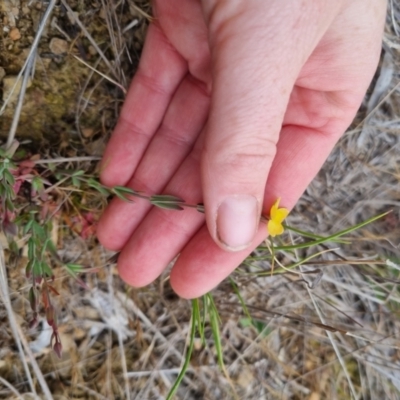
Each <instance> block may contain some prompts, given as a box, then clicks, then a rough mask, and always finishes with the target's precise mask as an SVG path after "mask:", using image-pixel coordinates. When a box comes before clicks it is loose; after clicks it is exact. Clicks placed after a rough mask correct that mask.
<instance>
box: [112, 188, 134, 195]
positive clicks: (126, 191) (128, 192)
mask: <svg viewBox="0 0 400 400" xmlns="http://www.w3.org/2000/svg"><path fill="white" fill-rule="evenodd" d="M111 190H116V191H118V192H120V193H126V194H131V195H132V196H134V195H136V194H139V192H137V191H136V190H133V189H131V188H128V187H125V186H114V187H113V188H112V189H111Z"/></svg>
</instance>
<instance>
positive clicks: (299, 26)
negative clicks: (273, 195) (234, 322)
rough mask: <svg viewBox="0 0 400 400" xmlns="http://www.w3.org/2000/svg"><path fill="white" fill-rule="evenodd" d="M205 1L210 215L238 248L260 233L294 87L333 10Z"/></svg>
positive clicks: (213, 227) (211, 223) (204, 163)
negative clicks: (209, 82)
mask: <svg viewBox="0 0 400 400" xmlns="http://www.w3.org/2000/svg"><path fill="white" fill-rule="evenodd" d="M204 3H206V4H207V6H205V16H206V21H207V23H208V27H209V42H210V49H211V54H212V61H211V63H212V64H211V65H212V77H213V78H212V79H213V82H212V94H211V109H210V115H209V120H208V123H207V128H206V134H205V142H204V148H203V153H202V160H201V173H202V185H203V196H204V205H205V210H206V221H207V225H208V228H209V231H210V233H211V236H212V237H213V239H214V240H215V242H216V243H217V244H219V245H220V246H221V247H222V248H224V249H227V250H231V251H238V250H243V249H244V248H246V247H247V246H249V245H250V244H251V242H252V240H253V238H254V236H255V234H256V232H257V229H258V226H259V219H260V214H261V212H262V204H263V196H264V189H265V184H266V181H267V177H268V173H269V170H270V168H271V164H272V161H273V159H274V156H275V152H276V144H277V141H278V138H279V132H280V130H281V126H282V121H283V117H284V114H285V111H286V107H287V104H288V102H289V97H290V93H291V91H292V89H293V86H294V83H295V81H296V78H297V76H298V74H299V72H300V70H301V67H302V66H303V64H304V62H305V60H307V58H308V57H309V55H310V54H311V52H312V51H313V49H314V48H315V46H316V44H317V43H318V40H319V39H320V38H321V37H322V35H323V34H324V32H325V30H326V28H327V27H328V26H329V24H330V22H331V19H332V18H333V17H332V14H333V12H332V6H327V7H325V8H328V7H330V8H331V9H330V10H322V8H323V7H315V2H314V1H306V2H290V5H289V6H285V5H284V4H282V2H277V1H242V2H240V1H239V2H238V1H235V2H229V1H228V2H225V1H222V2H221V1H217V0H214V1H211V0H210V1H208V2H204ZM249 3H252V4H249ZM300 3H301V4H302V5H301V4H300ZM333 3H335V2H333ZM240 4H242V7H240ZM313 6H314V7H313ZM289 7H290V8H289ZM307 7H308V9H306V8H307ZM316 10H317V11H316Z"/></svg>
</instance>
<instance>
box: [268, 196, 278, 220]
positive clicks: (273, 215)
mask: <svg viewBox="0 0 400 400" xmlns="http://www.w3.org/2000/svg"><path fill="white" fill-rule="evenodd" d="M280 201H281V198H280V197H279V198H278V199H276V201H275V203H274V204H273V205H272V207H271V211H270V213H269V215H270V217H271V219H275V215H276V213H277V211H278V209H279V202H280Z"/></svg>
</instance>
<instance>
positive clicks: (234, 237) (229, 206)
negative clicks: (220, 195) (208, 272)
mask: <svg viewBox="0 0 400 400" xmlns="http://www.w3.org/2000/svg"><path fill="white" fill-rule="evenodd" d="M257 227H258V202H257V199H256V198H255V197H254V196H249V195H236V196H231V197H228V198H226V199H225V200H224V201H223V202H222V203H221V205H220V206H219V208H218V212H217V236H218V239H219V240H220V241H221V242H222V243H223V244H224V245H225V246H227V247H228V248H229V249H230V250H233V251H238V250H243V249H244V248H246V247H247V246H248V245H249V244H250V243H251V242H252V240H253V238H254V236H255V234H256V229H257Z"/></svg>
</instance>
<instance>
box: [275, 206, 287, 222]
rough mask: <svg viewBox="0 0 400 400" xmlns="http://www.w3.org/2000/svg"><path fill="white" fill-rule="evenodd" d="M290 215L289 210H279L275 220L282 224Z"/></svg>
mask: <svg viewBox="0 0 400 400" xmlns="http://www.w3.org/2000/svg"><path fill="white" fill-rule="evenodd" d="M288 214H289V210H287V209H286V208H279V209H278V210H277V211H276V213H275V216H274V218H273V220H274V221H275V222H278V223H282V222H283V220H284V219H285V218H286V217H287V216H288Z"/></svg>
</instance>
